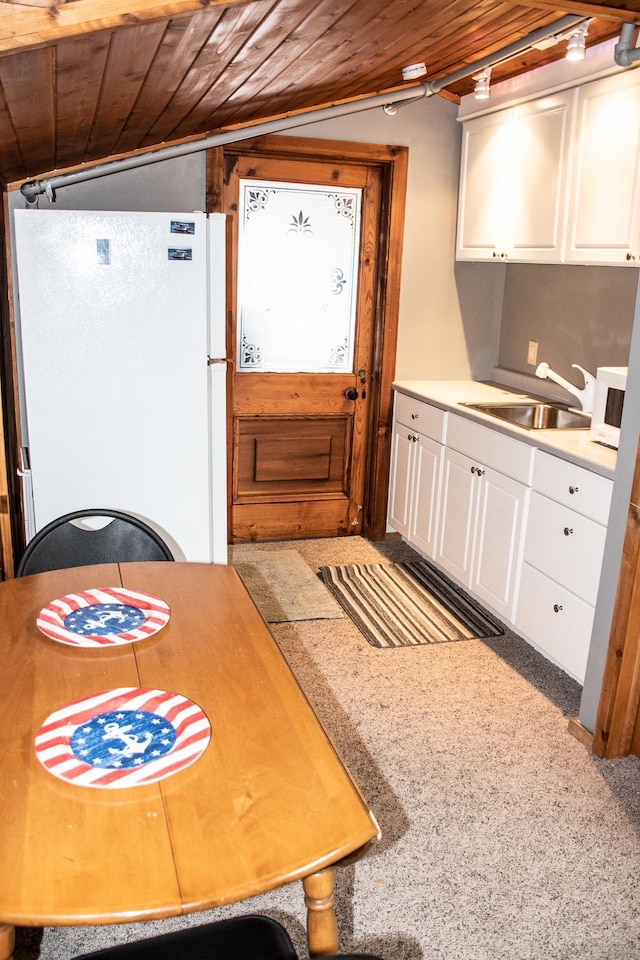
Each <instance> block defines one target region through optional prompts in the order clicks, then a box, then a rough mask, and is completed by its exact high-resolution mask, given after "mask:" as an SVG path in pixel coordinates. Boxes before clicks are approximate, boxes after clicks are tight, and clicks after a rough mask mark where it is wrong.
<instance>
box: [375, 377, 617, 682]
mask: <svg viewBox="0 0 640 960" xmlns="http://www.w3.org/2000/svg"><path fill="white" fill-rule="evenodd" d="M392 450H393V453H392V463H391V478H390V490H389V517H388V522H389V526H390V527H392V528H393V529H395V530H397V531H398V532H399V533H401V534H402V535H403V536H404V537H406V539H407V540H408V541H409V542H410V543H412V544H413V545H414V546H416V547H417V548H418V550H420V551H421V552H422V553H423V554H424V555H425V556H428V557H430V558H432V559H433V560H434V561H435V562H436V563H437V564H438V565H439V566H440V567H442V569H443V570H444V571H445V572H447V573H449V574H450V575H451V576H452V577H454V578H455V579H456V580H457V581H458V582H459V583H461V584H462V585H463V586H465V587H466V588H467V589H468V590H469V592H470V593H471V594H473V595H474V596H475V597H477V598H478V599H479V600H481V601H482V602H484V603H485V604H486V605H487V606H488V607H489V608H490V609H491V610H492V611H494V612H495V613H497V614H498V615H499V616H500V617H502V618H503V619H504V620H505V621H507V623H509V624H511V625H513V626H514V627H515V629H516V630H517V632H518V633H520V634H521V635H522V636H523V637H524V638H525V639H526V640H528V641H529V643H531V644H532V645H533V646H534V647H536V649H538V650H539V651H540V652H541V653H543V654H544V655H545V656H547V657H548V658H549V659H551V660H553V661H554V662H555V663H557V664H558V665H559V666H560V667H562V668H563V669H564V670H565V671H566V672H567V673H569V674H570V675H571V676H572V677H574V678H575V679H576V680H578V681H579V682H580V683H583V682H584V674H585V669H586V664H587V656H588V652H589V644H590V641H591V628H592V624H593V616H594V610H595V604H596V599H597V592H598V584H599V581H600V570H601V566H602V556H603V552H604V543H605V538H606V530H607V522H608V517H609V505H610V500H611V491H612V487H613V482H612V481H611V480H609V479H607V478H606V477H602V476H599V475H598V474H595V473H592V472H591V471H590V470H588V469H585V468H584V467H578V466H575V465H574V464H573V463H571V462H569V461H567V460H563V459H562V458H560V457H556V456H554V455H552V454H548V453H546V452H544V451H542V450H539V449H536V448H535V447H534V446H532V445H530V444H528V443H523V442H522V441H520V440H517V439H514V438H513V437H511V436H507V435H506V434H503V433H501V432H499V431H496V430H492V429H491V428H490V427H486V426H484V425H481V424H479V423H476V422H474V421H472V420H470V419H467V418H466V417H460V416H457V415H456V414H454V413H446V412H445V411H443V410H440V409H439V408H436V407H433V406H431V405H430V404H428V403H425V402H422V401H418V400H414V399H412V398H411V397H408V396H406V395H404V394H401V393H396V399H395V415H394V427H393V443H392Z"/></svg>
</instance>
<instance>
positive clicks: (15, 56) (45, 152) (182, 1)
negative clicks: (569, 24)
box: [0, 0, 640, 184]
mask: <svg viewBox="0 0 640 960" xmlns="http://www.w3.org/2000/svg"><path fill="white" fill-rule="evenodd" d="M565 14H572V15H581V16H586V17H593V18H594V19H592V21H591V23H590V25H589V32H588V37H587V45H588V46H589V45H591V44H594V43H599V42H602V41H603V40H606V39H609V38H611V37H616V36H618V35H619V32H620V26H621V24H622V23H624V22H628V23H635V24H638V23H640V0H627V2H625V3H624V4H622V3H613V2H605V3H597V4H596V3H591V2H587V0H580V2H577V0H564V4H563V5H562V6H561V7H559V6H558V5H557V3H556V2H555V0H518V2H508V0H227V2H220V0H66V2H65V0H6V2H0V180H2V182H3V183H5V184H6V183H17V182H19V181H22V180H24V179H32V178H34V177H38V176H43V175H45V174H47V173H49V174H51V173H52V172H53V171H58V172H59V171H61V170H63V169H65V168H70V167H73V166H77V165H80V164H85V163H91V162H95V161H97V160H102V159H105V158H113V157H117V156H122V155H127V154H129V153H132V152H136V151H140V150H148V149H151V148H153V147H156V146H158V145H160V144H162V145H167V144H169V143H173V142H180V141H183V140H187V139H191V138H199V137H202V136H204V135H206V134H209V133H214V132H217V131H219V130H221V129H227V128H233V127H236V126H245V125H247V124H251V125H253V124H255V123H258V122H260V121H262V120H265V119H272V118H277V117H282V116H288V115H290V114H296V113H300V112H304V111H306V110H309V109H312V108H314V107H320V106H326V105H330V104H333V103H337V102H343V101H349V100H355V99H359V98H363V97H367V96H371V95H374V94H378V93H383V92H384V93H386V92H388V91H389V92H391V91H394V90H397V89H401V88H404V87H406V86H407V84H406V83H404V82H403V80H402V72H401V71H402V67H404V66H407V65H409V64H413V63H416V62H420V61H424V62H425V63H426V65H427V68H428V75H427V77H426V79H427V80H436V79H440V78H444V77H449V76H450V75H451V74H453V73H454V72H456V71H458V70H460V69H461V68H463V67H465V66H468V65H471V64H473V63H475V62H477V61H478V60H481V59H482V58H484V57H487V56H489V55H491V54H493V53H494V52H495V51H498V50H502V49H503V48H504V47H506V46H508V45H510V44H512V43H514V42H515V41H517V40H520V39H521V38H523V37H525V36H527V35H529V34H530V33H531V32H533V31H535V30H538V29H539V28H541V27H545V26H547V25H549V24H553V23H555V22H556V21H557V20H559V19H560V18H561V17H562V16H564V15H565ZM564 51H565V45H564V44H558V45H557V46H556V47H552V48H551V49H549V50H546V51H544V52H539V51H533V52H529V53H526V54H523V55H521V56H519V57H517V58H514V59H512V60H509V61H508V62H506V63H504V64H503V65H501V66H499V67H495V68H494V70H493V80H494V81H499V80H501V79H506V78H507V77H511V76H514V75H517V74H519V73H522V72H525V71H527V70H530V69H532V68H533V67H535V66H538V65H540V64H542V63H547V62H549V61H550V60H554V59H558V58H559V57H562V56H564ZM415 82H416V81H413V83H414V84H415ZM418 82H419V81H418ZM472 88H473V81H472V80H471V79H470V78H467V79H465V80H461V81H459V82H457V83H455V84H451V86H449V87H447V88H446V89H445V90H444V91H442V95H445V96H449V97H451V98H454V99H456V98H459V97H460V96H461V95H464V94H466V93H469V92H471V90H472Z"/></svg>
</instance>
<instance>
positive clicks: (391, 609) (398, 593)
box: [319, 560, 504, 647]
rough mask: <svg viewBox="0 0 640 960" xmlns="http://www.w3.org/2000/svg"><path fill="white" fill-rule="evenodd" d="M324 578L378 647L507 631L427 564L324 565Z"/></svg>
mask: <svg viewBox="0 0 640 960" xmlns="http://www.w3.org/2000/svg"><path fill="white" fill-rule="evenodd" d="M319 575H320V577H321V578H322V580H323V581H324V583H325V585H326V586H327V588H328V589H329V590H330V591H331V593H332V594H333V596H334V597H335V598H336V600H337V601H338V602H339V603H340V604H341V606H342V607H343V609H344V610H345V612H346V613H347V614H348V615H349V616H350V617H351V619H352V620H353V622H354V623H355V624H356V626H357V627H358V628H359V629H360V631H361V632H362V633H363V635H364V636H365V637H366V639H367V640H368V642H369V643H370V644H371V645H372V646H374V647H408V646H416V645H418V644H423V643H444V642H447V641H451V640H471V639H480V638H483V637H497V636H500V635H502V634H503V633H504V628H503V626H502V625H501V624H500V622H499V621H498V620H496V619H494V618H493V617H492V616H491V615H490V614H488V613H487V612H486V611H485V610H484V609H483V608H482V607H481V606H479V604H477V603H476V602H475V601H474V600H472V598H471V597H470V596H469V595H468V594H467V593H465V591H464V590H462V589H461V588H460V587H458V586H456V584H454V583H452V582H451V581H450V580H449V579H448V578H447V577H445V576H443V575H442V574H441V573H440V571H439V570H437V569H436V568H435V567H433V566H432V565H431V564H430V563H427V561H426V560H418V561H411V562H409V563H370V564H353V565H349V566H340V567H320V570H319Z"/></svg>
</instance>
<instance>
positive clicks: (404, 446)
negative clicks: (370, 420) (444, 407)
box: [388, 422, 414, 538]
mask: <svg viewBox="0 0 640 960" xmlns="http://www.w3.org/2000/svg"><path fill="white" fill-rule="evenodd" d="M413 436H414V434H412V433H411V431H410V430H407V428H406V427H404V426H403V425H402V424H399V423H397V422H396V423H395V424H394V427H393V439H392V444H391V472H390V477H389V516H388V523H389V526H390V527H393V529H394V530H397V531H398V533H400V534H402V536H403V537H407V538H408V537H409V521H410V511H411V484H412V462H413V448H414V440H413Z"/></svg>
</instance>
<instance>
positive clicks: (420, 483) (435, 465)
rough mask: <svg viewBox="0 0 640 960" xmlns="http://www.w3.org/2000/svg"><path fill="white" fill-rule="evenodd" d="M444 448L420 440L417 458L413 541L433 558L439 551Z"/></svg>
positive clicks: (411, 531)
mask: <svg viewBox="0 0 640 960" xmlns="http://www.w3.org/2000/svg"><path fill="white" fill-rule="evenodd" d="M441 465H442V446H441V444H439V443H436V442H435V440H431V439H430V438H429V437H420V440H419V441H418V442H417V443H416V444H415V452H414V457H413V474H414V481H413V506H412V510H411V527H410V534H409V540H410V542H411V543H413V544H415V546H416V547H418V549H419V550H422V551H423V552H424V553H426V554H427V556H429V557H433V556H434V554H435V549H436V532H437V521H438V512H439V494H440V468H441Z"/></svg>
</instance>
